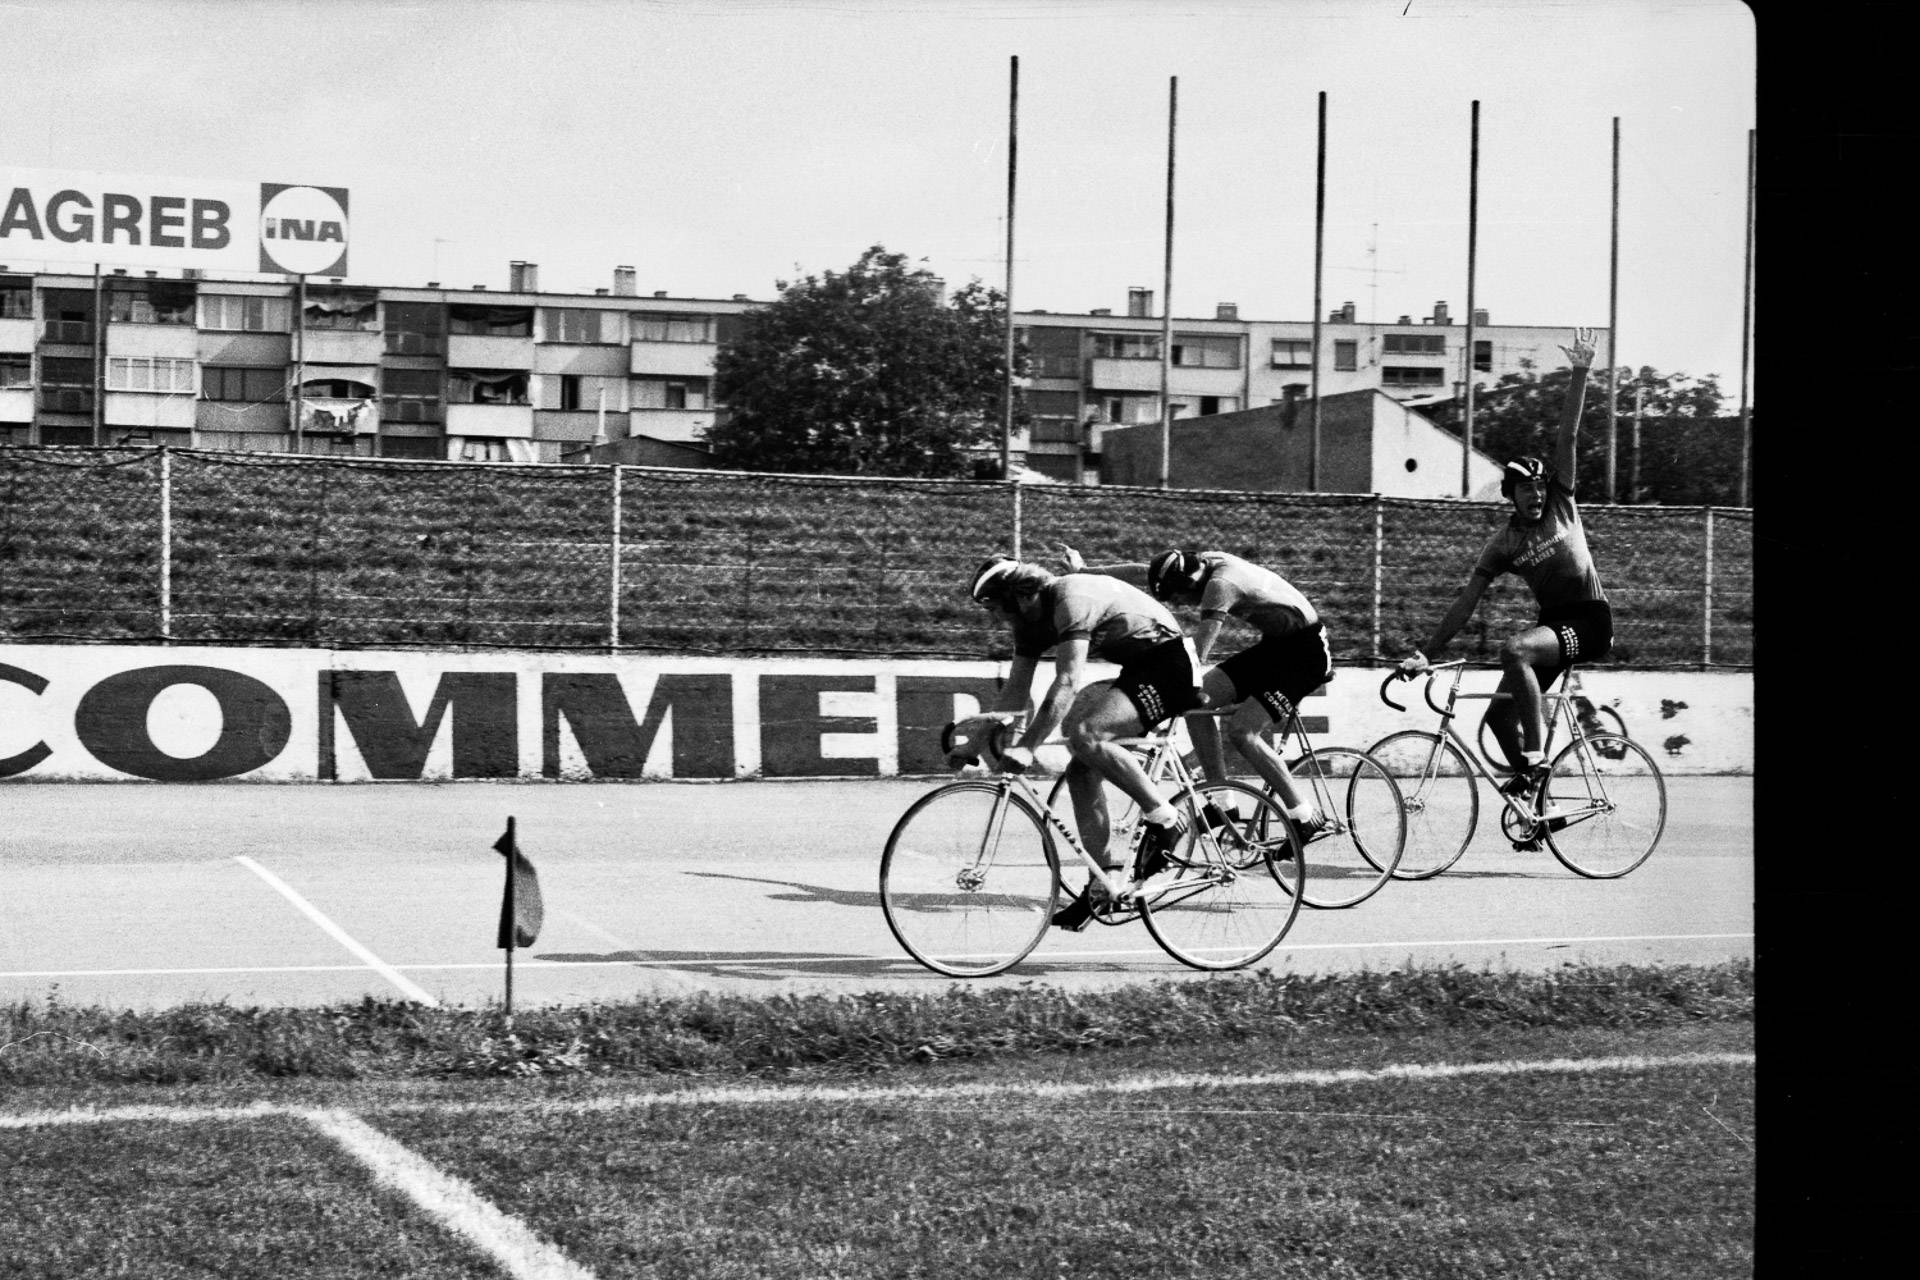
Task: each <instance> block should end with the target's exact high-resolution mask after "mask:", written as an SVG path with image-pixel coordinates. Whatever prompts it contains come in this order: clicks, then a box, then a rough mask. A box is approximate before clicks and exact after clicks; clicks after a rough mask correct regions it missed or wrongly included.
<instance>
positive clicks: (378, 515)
mask: <svg viewBox="0 0 1920 1280" xmlns="http://www.w3.org/2000/svg"><path fill="white" fill-rule="evenodd" d="M1506 511H1507V509H1506V507H1505V506H1504V504H1488V503H1465V502H1454V501H1424V500H1409V499H1395V498H1379V497H1373V496H1362V495H1313V494H1270V493H1220V492H1193V491H1181V490H1175V491H1162V490H1157V489H1138V488H1118V487H1109V486H1086V487H1082V486H1071V487H1068V486H1061V487H1054V486H1010V485H1006V484H1000V483H988V482H964V481H914V480H862V479H853V478H839V477H824V476H823V477H804V476H760V475H745V474H739V473H730V472H714V471H667V470H657V469H653V468H641V467H570V466H511V465H488V466H479V465H468V464H457V463H408V462H398V461H376V460H370V459H334V458H296V457H283V456H272V457H266V456H261V455H257V454H254V455H244V454H234V453H210V452H202V451H182V450H167V449H157V450H156V449H144V450H128V449H119V450H111V449H109V450H70V449H61V450H52V449H37V448H25V447H17V448H10V449H0V639H4V640H11V641H14V642H26V641H42V642H44V641H68V642H94V641H108V640H142V641H155V640H157V641H163V642H175V643H193V644H263V645H303V646H318V647H342V648H354V647H393V646H410V645H427V646H452V647H476V648H488V647H492V648H548V649H578V650H585V651H598V652H608V651H625V650H644V651H658V652H681V653H702V654H776V653H778V654H820V655H846V654H874V655H885V656H889V657H929V658H932V657H964V658H976V657H980V656H983V655H992V656H997V657H1004V656H1006V653H1007V651H1008V650H1007V637H1006V635H1005V633H1004V631H1003V630H1001V629H999V628H997V627H995V626H993V625H991V623H990V621H989V620H988V619H987V617H986V616H985V615H984V614H983V613H982V612H981V611H980V610H979V609H977V608H975V607H974V606H973V605H972V604H971V603H970V602H969V601H968V600H967V599H966V596H965V592H964V583H965V582H966V580H967V577H968V576H969V575H970V574H971V572H972V570H973V569H974V568H975V567H976V565H977V564H978V563H979V561H981V560H982V559H984V558H985V557H986V556H988V555H990V554H992V553H994V552H996V551H1009V550H1018V551H1019V552H1020V553H1022V554H1023V555H1024V556H1025V557H1026V558H1029V559H1037V560H1040V561H1042V562H1044V563H1049V564H1051V563H1055V562H1056V558H1055V552H1056V550H1057V548H1058V545H1059V544H1060V543H1063V542H1064V543H1068V544H1071V545H1072V546H1074V547H1075V548H1076V549H1078V550H1079V551H1080V552H1081V553H1082V554H1083V555H1085V556H1086V558H1087V560H1088V561H1089V562H1090V563H1094V564H1101V563H1107V562H1119V561H1133V562H1138V561H1143V560H1145V559H1146V558H1148V557H1149V556H1151V555H1152V554H1153V553H1154V552H1155V551H1158V550H1161V549H1163V548H1165V547H1169V546H1187V547H1217V548H1220V549H1222V550H1226V551H1231V552H1234V553H1236V554H1239V555H1243V556H1246V557H1247V558H1249V559H1251V560H1254V561H1257V562H1259V563H1262V564H1266V565H1269V566H1271V567H1272V568H1273V569H1275V570H1276V571H1278V572H1279V573H1281V574H1283V575H1285V576H1286V577H1288V578H1290V579H1291V580H1293V581H1294V582H1295V583H1296V584H1297V585H1298V586H1300V588H1301V589H1302V590H1304V591H1305V592H1306V593H1307V595H1308V596H1309V598H1311V599H1312V600H1313V601H1314V603H1315V605H1316V606H1317V607H1318V608H1319V609H1320V611H1321V613H1322V614H1323V615H1324V616H1325V618H1326V620H1327V624H1328V629H1329V632H1330V635H1331V637H1332V639H1333V642H1334V651H1335V656H1336V657H1337V658H1339V659H1340V660H1342V661H1345V662H1350V663H1366V662H1374V661H1379V660H1383V659H1390V658H1395V657H1398V656H1400V655H1402V654H1404V653H1406V652H1407V651H1408V649H1409V648H1410V647H1411V646H1412V645H1413V644H1414V643H1416V642H1418V641H1419V639H1420V638H1421V637H1423V636H1424V635H1425V634H1426V633H1427V632H1428V631H1429V630H1431V629H1432V626H1433V624H1434V622H1435V620H1437V619H1438V618H1439V616H1440V615H1441V614H1442V613H1443V612H1444V611H1445V610H1446V608H1447V605H1448V604H1449V603H1450V602H1451V601H1452V599H1453V597H1454V594H1455V593H1456V592H1457V591H1458V590H1459V589H1460V587H1461V585H1462V584H1464V582H1465V581H1466V576H1467V572H1468V570H1469V569H1471V568H1472V565H1473V562H1474V559H1475V558H1476V556H1477V555H1478V553H1479V550H1480V547H1481V545H1482V544H1483V543H1484V542H1485V541H1486V539H1487V537H1488V536H1489V535H1490V534H1491V533H1492V532H1493V530H1494V529H1495V528H1497V527H1498V526H1499V524H1500V522H1502V521H1503V520H1504V519H1505V518H1506ZM1584 516H1585V520H1586V524H1587V533H1588V540H1589V543H1590V544H1591V546H1592V549H1593V553H1594V558H1595V560H1596V561H1597V563H1598V565H1599V568H1600V573H1601V577H1602V580H1603V581H1604V582H1605V583H1606V586H1607V592H1608V595H1609V596H1610V597H1611V599H1612V602H1613V607H1614V620H1615V626H1616V631H1617V637H1616V644H1615V650H1614V655H1613V657H1612V659H1610V661H1611V662H1612V663H1614V664H1618V665H1622V666H1633V667H1641V668H1661V667H1665V668H1675V667H1678V668H1699V667H1702V666H1720V667H1726V666H1731V667H1745V666H1750V665H1751V664H1752V662H1753V570H1752V554H1753V537H1752V513H1751V512H1750V511H1747V510H1727V509H1718V508H1716V509H1706V508H1661V507H1607V506H1590V507H1588V508H1586V509H1585V511H1584ZM1532 617H1533V603H1532V599H1531V597H1530V595H1529V593H1528V592H1527V590H1526V588H1525V587H1524V586H1523V585H1522V584H1520V583H1519V582H1518V581H1517V580H1515V579H1512V578H1503V579H1501V580H1500V582H1499V583H1497V584H1496V585H1495V587H1494V588H1493V589H1492V590H1490V591H1489V592H1488V594H1487V596H1486V598H1485V599H1484V601H1483V602H1482V605H1481V607H1480V609H1479V610H1478V612H1477V613H1476V615H1475V617H1474V619H1473V621H1472V622H1471V623H1470V624H1469V625H1468V627H1467V629H1466V630H1465V631H1464V632H1462V634H1461V636H1460V638H1459V639H1458V640H1457V641H1456V642H1455V646H1454V650H1453V651H1454V652H1455V653H1456V654H1459V655H1461V656H1465V657H1468V658H1470V659H1473V660H1476V661H1491V660H1493V658H1494V656H1495V648H1496V646H1497V644H1498V641H1499V639H1500V638H1501V637H1503V636H1505V635H1507V634H1510V633H1511V632H1513V631H1514V630H1516V629H1518V628H1519V627H1521V626H1522V625H1524V624H1525V623H1527V622H1528V621H1530V620H1531V619H1532ZM1250 634H1251V633H1248V632H1245V631H1236V630H1234V629H1230V630H1229V632H1228V634H1227V635H1226V636H1224V637H1223V641H1224V642H1225V643H1227V644H1233V645H1237V643H1238V641H1239V640H1242V639H1245V638H1248V637H1249V636H1250Z"/></svg>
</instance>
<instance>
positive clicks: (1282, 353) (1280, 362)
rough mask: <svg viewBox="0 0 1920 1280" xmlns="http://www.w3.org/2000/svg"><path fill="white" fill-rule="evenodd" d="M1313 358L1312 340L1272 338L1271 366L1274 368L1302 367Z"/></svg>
mask: <svg viewBox="0 0 1920 1280" xmlns="http://www.w3.org/2000/svg"><path fill="white" fill-rule="evenodd" d="M1312 360H1313V342H1312V340H1311V339H1308V338H1275V339H1274V340H1273V367H1274V368H1276V369H1304V368H1306V367H1307V366H1308V365H1309V364H1310V363H1311V362H1312Z"/></svg>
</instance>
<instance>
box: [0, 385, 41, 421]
mask: <svg viewBox="0 0 1920 1280" xmlns="http://www.w3.org/2000/svg"><path fill="white" fill-rule="evenodd" d="M32 421H33V388H32V387H0V422H32Z"/></svg>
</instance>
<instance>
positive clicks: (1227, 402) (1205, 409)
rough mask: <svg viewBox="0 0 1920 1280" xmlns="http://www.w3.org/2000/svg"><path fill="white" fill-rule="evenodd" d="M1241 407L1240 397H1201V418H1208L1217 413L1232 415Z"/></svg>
mask: <svg viewBox="0 0 1920 1280" xmlns="http://www.w3.org/2000/svg"><path fill="white" fill-rule="evenodd" d="M1239 407H1240V397H1239V396H1201V397H1200V416H1201V417H1203V418H1204V417H1207V416H1208V415H1209V414H1215V413H1232V412H1233V411H1234V410H1236V409H1238V408H1239Z"/></svg>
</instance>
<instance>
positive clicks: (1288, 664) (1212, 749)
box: [1061, 546, 1333, 843]
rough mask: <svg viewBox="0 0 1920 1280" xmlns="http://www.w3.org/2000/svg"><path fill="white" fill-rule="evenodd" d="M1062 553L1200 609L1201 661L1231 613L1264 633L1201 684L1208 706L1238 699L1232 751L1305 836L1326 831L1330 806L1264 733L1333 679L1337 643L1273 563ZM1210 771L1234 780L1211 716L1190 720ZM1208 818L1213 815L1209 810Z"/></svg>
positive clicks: (1223, 556)
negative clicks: (1122, 559) (1108, 560)
mask: <svg viewBox="0 0 1920 1280" xmlns="http://www.w3.org/2000/svg"><path fill="white" fill-rule="evenodd" d="M1061 554H1062V556H1064V557H1065V559H1066V562H1067V564H1068V566H1069V567H1070V568H1071V569H1073V570H1075V571H1077V572H1086V573H1097V574H1105V575H1108V576H1112V577H1117V578H1120V579H1122V580H1123V581H1128V582H1142V583H1144V584H1145V585H1146V587H1147V590H1148V591H1150V592H1151V593H1152V594H1153V596H1154V598H1155V599H1157V600H1165V601H1169V602H1171V603H1173V604H1179V605H1186V606H1188V607H1193V608H1198V609H1199V610H1200V627H1199V629H1198V630H1197V631H1196V632H1195V633H1194V637H1193V647H1194V652H1195V654H1196V655H1197V656H1198V657H1199V659H1200V661H1201V662H1202V663H1205V662H1206V661H1207V658H1208V656H1209V655H1210V654H1211V653H1212V651H1213V646H1214V642H1215V641H1216V640H1218V639H1219V638H1220V631H1221V628H1222V627H1223V626H1225V625H1226V621H1227V619H1228V618H1237V619H1239V620H1240V621H1241V622H1244V623H1246V624H1247V625H1248V626H1251V627H1252V628H1254V629H1255V630H1256V631H1258V632H1259V633H1260V639H1259V640H1258V641H1256V642H1255V643H1254V644H1252V645H1249V646H1248V647H1247V648H1245V649H1242V650H1241V651H1240V652H1238V653H1236V654H1234V655H1233V656H1232V657H1230V658H1228V659H1227V660H1226V661H1224V662H1221V663H1219V664H1218V665H1216V666H1214V667H1212V668H1211V669H1209V670H1208V671H1207V672H1206V678H1205V681H1204V682H1203V684H1202V689H1203V690H1204V692H1205V693H1206V697H1207V705H1208V706H1212V707H1234V706H1237V709H1236V710H1235V711H1234V713H1233V715H1232V716H1231V717H1230V718H1228V720H1227V724H1226V736H1227V738H1228V739H1230V740H1231V741H1232V743H1233V747H1234V750H1235V751H1236V752H1237V753H1238V754H1239V755H1240V757H1241V758H1242V759H1244V760H1245V761H1246V762H1247V763H1248V764H1249V765H1251V766H1253V770H1254V772H1255V773H1257V774H1259V775H1260V777H1261V779H1262V781H1264V782H1266V784H1267V785H1268V786H1270V787H1272V788H1273V790H1274V793H1275V794H1276V795H1277V796H1278V797H1279V798H1280V803H1281V807H1282V808H1283V809H1284V810H1285V811H1286V814H1287V817H1289V818H1291V819H1292V820H1293V823H1294V825H1295V826H1296V827H1298V828H1299V830H1300V839H1301V841H1302V842H1303V843H1304V842H1305V841H1308V840H1311V839H1313V837H1314V836H1315V835H1318V834H1319V833H1320V832H1321V831H1323V830H1325V829H1326V827H1327V825H1328V822H1327V817H1326V815H1325V814H1322V813H1320V812H1318V811H1317V810H1316V809H1315V808H1314V805H1313V801H1312V799H1311V798H1310V797H1309V796H1308V795H1307V794H1306V793H1305V792H1304V791H1303V790H1302V789H1301V788H1300V786H1299V784H1298V783H1297V782H1295V780H1294V777H1293V774H1292V773H1291V772H1289V771H1288V769H1287V762H1286V760H1285V759H1284V758H1283V757H1282V756H1281V755H1280V753H1279V752H1278V751H1276V750H1274V748H1273V744H1272V743H1271V742H1269V741H1268V740H1267V739H1266V737H1265V736H1264V734H1263V731H1264V730H1265V729H1266V728H1267V726H1268V725H1270V724H1272V725H1278V726H1280V728H1281V729H1282V730H1284V729H1285V728H1286V725H1287V721H1288V720H1289V719H1291V718H1292V716H1293V714H1294V711H1295V710H1296V708H1298V706H1299V704H1300V700H1301V699H1302V698H1304V697H1306V696H1307V695H1308V694H1310V693H1312V692H1313V691H1314V690H1315V689H1318V688H1319V687H1320V686H1321V685H1323V684H1325V683H1326V682H1327V681H1328V680H1330V679H1332V678H1333V651H1332V649H1331V647H1330V646H1329V644H1328V641H1327V629H1326V626H1325V625H1324V624H1323V623H1322V622H1321V620H1320V615H1319V613H1318V611H1317V610H1315V609H1314V607H1313V605H1312V603H1311V602H1310V601H1308V599H1307V597H1306V596H1305V595H1303V594H1302V593H1301V591H1300V589H1299V588H1298V587H1295V586H1294V585H1293V584H1292V583H1291V582H1288V581H1287V580H1286V579H1285V578H1283V577H1281V576H1280V575H1279V574H1277V573H1275V572H1273V571H1272V570H1271V569H1267V568H1263V567H1262V566H1260V565H1257V564H1255V563H1253V562H1252V561H1251V560H1245V559H1242V558H1241V557H1239V556H1236V555H1231V554H1229V553H1227V552H1225V551H1162V552H1161V553H1160V554H1159V555H1157V556H1155V557H1154V558H1153V559H1152V560H1151V561H1149V562H1148V563H1146V564H1137V563H1122V564H1111V565H1097V566H1096V565H1088V564H1086V563H1085V561H1084V560H1083V559H1082V558H1081V556H1080V553H1079V552H1077V551H1075V550H1074V549H1073V548H1072V547H1068V546H1062V547H1061ZM1188 728H1189V729H1191V730H1192V732H1193V737H1194V746H1195V747H1197V748H1198V749H1199V753H1200V762H1201V764H1202V765H1203V766H1204V767H1205V769H1206V772H1207V776H1208V777H1210V778H1212V779H1213V780H1214V781H1216V782H1224V781H1226V780H1227V756H1226V749H1225V747H1224V746H1223V745H1222V744H1221V732H1220V726H1219V725H1218V724H1217V723H1216V722H1215V721H1214V720H1213V718H1212V717H1209V716H1196V717H1194V718H1193V719H1192V720H1190V721H1189V722H1188ZM1208 816H1209V817H1210V818H1211V817H1212V816H1213V815H1208Z"/></svg>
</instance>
